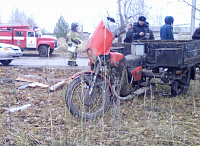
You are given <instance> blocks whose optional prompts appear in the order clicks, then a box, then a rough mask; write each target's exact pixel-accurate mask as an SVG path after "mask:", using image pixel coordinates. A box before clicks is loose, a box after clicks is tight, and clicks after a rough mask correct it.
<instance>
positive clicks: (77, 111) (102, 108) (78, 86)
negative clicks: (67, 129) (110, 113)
mask: <svg viewBox="0 0 200 146" xmlns="http://www.w3.org/2000/svg"><path fill="white" fill-rule="evenodd" d="M92 78H93V75H90V74H83V75H81V76H79V77H77V78H75V79H74V80H73V81H72V82H71V83H70V85H69V86H68V88H67V91H66V95H65V100H66V104H67V107H68V108H69V109H70V112H71V114H73V115H77V116H78V117H79V118H81V119H86V120H88V119H93V118H95V117H97V116H100V115H102V114H103V113H104V112H106V111H107V109H108V107H109V104H110V97H111V94H110V90H109V87H108V86H106V87H105V82H104V80H103V79H102V78H101V77H100V76H98V77H97V81H96V83H95V84H96V85H95V86H94V89H93V92H92V94H91V96H89V95H88V92H89V89H90V84H91V81H92Z"/></svg>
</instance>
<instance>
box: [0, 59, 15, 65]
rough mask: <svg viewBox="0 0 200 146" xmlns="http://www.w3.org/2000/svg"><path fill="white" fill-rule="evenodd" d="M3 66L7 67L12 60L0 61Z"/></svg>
mask: <svg viewBox="0 0 200 146" xmlns="http://www.w3.org/2000/svg"><path fill="white" fill-rule="evenodd" d="M0 62H1V63H2V64H3V65H9V64H10V63H11V62H12V60H1V61H0Z"/></svg>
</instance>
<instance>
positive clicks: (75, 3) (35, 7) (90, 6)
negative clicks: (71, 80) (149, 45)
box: [0, 0, 200, 32]
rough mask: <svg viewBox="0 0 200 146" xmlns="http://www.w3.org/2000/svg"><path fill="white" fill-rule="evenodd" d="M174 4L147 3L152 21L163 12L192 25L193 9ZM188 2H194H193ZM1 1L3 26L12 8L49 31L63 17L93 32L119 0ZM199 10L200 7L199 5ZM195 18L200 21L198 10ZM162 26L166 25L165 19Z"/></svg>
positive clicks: (169, 1) (168, 1) (163, 1)
mask: <svg viewBox="0 0 200 146" xmlns="http://www.w3.org/2000/svg"><path fill="white" fill-rule="evenodd" d="M175 1H177V0H146V2H148V3H149V6H150V7H152V9H150V10H149V13H150V16H151V17H150V18H149V19H152V20H153V19H154V20H156V21H157V19H155V18H154V16H155V17H156V16H157V15H158V14H159V13H162V15H163V19H164V16H166V15H171V16H174V18H175V23H174V24H175V25H176V24H189V23H190V21H191V20H190V16H191V14H190V12H191V7H190V6H188V5H187V4H186V3H183V2H182V3H180V2H179V3H178V2H175ZM187 1H188V2H189V3H192V0H187ZM0 2H1V4H3V5H1V7H0V16H1V22H2V23H7V21H8V19H9V17H10V15H11V13H12V9H13V8H19V10H20V11H24V12H25V14H26V15H27V16H31V15H33V17H34V19H35V22H36V23H37V25H38V26H39V27H41V28H45V29H46V30H48V31H49V32H53V30H54V27H55V25H56V22H57V21H58V18H59V17H60V16H61V15H63V17H64V19H65V20H66V21H67V22H68V23H69V24H71V23H72V22H75V21H76V22H79V23H81V24H83V29H84V31H89V32H91V30H93V29H94V26H95V25H96V24H97V23H98V22H99V20H100V19H101V18H102V17H105V16H107V11H108V12H109V14H110V16H114V17H116V11H117V0H0ZM197 7H198V8H200V4H199V2H197ZM196 16H197V17H198V18H200V17H199V12H198V11H197V14H196ZM152 20H148V21H149V22H150V23H151V25H152V26H153V25H154V24H155V21H152ZM152 23H153V24H152ZM161 23H164V20H163V22H161Z"/></svg>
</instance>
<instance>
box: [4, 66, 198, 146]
mask: <svg viewBox="0 0 200 146" xmlns="http://www.w3.org/2000/svg"><path fill="white" fill-rule="evenodd" d="M77 71H78V70H67V69H62V70H61V69H53V68H52V69H51V68H48V67H47V68H14V67H0V145H200V120H199V119H200V96H199V95H200V91H199V88H200V82H199V80H195V81H192V82H191V86H190V89H189V91H188V93H187V94H186V95H183V96H180V97H176V98H172V97H169V96H162V95H161V94H158V93H157V94H155V93H154V92H149V93H148V94H147V95H146V96H139V97H137V98H135V99H134V100H129V101H124V102H121V103H120V113H119V115H120V117H119V118H117V117H116V115H117V113H116V110H115V109H116V108H117V106H116V105H115V104H114V103H113V104H112V105H111V106H110V110H109V111H108V112H107V113H106V114H105V115H104V116H103V117H99V119H95V120H91V121H87V122H86V121H81V120H80V119H78V118H77V117H74V116H72V115H71V114H70V112H69V110H68V109H67V108H66V105H65V99H64V98H65V97H64V96H65V88H66V87H64V88H62V89H60V90H58V91H56V92H48V90H47V89H42V88H39V87H36V88H26V89H25V90H18V87H19V86H20V85H21V84H22V83H19V82H16V81H15V78H16V77H17V76H18V75H20V74H25V75H27V74H31V75H38V76H40V77H43V78H44V79H45V80H44V83H45V84H49V85H53V84H55V83H56V82H57V81H58V80H56V79H66V78H68V77H69V76H71V75H73V74H74V73H75V72H77ZM6 78H9V79H12V83H4V82H3V81H2V80H3V79H6ZM49 79H53V80H49ZM153 90H154V91H155V90H157V91H158V92H161V91H162V87H160V86H158V87H157V88H156V89H155V88H153ZM26 104H32V106H31V107H30V108H28V109H26V110H23V111H19V112H14V113H8V111H6V110H5V109H4V108H5V107H18V106H22V105H26Z"/></svg>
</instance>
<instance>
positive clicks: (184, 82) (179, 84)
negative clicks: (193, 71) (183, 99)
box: [171, 70, 190, 96]
mask: <svg viewBox="0 0 200 146" xmlns="http://www.w3.org/2000/svg"><path fill="white" fill-rule="evenodd" d="M189 86H190V70H189V71H187V73H186V74H185V75H184V76H183V77H182V78H181V80H176V81H174V82H173V84H172V86H171V94H172V95H173V96H177V95H180V94H185V93H186V92H187V91H188V88H189Z"/></svg>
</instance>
